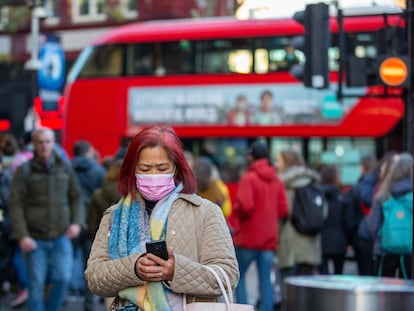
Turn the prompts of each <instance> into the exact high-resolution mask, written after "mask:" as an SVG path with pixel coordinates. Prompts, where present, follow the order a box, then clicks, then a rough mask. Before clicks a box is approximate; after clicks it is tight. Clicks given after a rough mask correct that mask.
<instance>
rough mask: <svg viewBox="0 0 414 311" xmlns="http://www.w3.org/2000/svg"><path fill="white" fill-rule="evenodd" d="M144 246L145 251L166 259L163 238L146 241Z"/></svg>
mask: <svg viewBox="0 0 414 311" xmlns="http://www.w3.org/2000/svg"><path fill="white" fill-rule="evenodd" d="M146 247H147V253H151V254H154V255H156V256H158V257H160V258H162V259H164V260H168V251H167V243H166V242H165V240H158V241H151V242H147V243H146Z"/></svg>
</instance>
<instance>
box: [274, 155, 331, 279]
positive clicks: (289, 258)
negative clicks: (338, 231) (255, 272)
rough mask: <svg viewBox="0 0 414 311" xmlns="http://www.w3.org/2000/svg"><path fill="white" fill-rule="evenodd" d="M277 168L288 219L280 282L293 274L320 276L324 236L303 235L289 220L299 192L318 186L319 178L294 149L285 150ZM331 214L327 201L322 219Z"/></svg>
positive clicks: (282, 234) (282, 240) (282, 231)
mask: <svg viewBox="0 0 414 311" xmlns="http://www.w3.org/2000/svg"><path fill="white" fill-rule="evenodd" d="M276 168H277V171H278V173H279V176H280V178H281V179H282V181H283V182H284V184H285V187H286V192H287V197H288V207H289V217H288V218H287V219H286V220H284V221H283V222H282V224H281V226H280V236H279V237H280V238H279V248H278V250H277V256H278V258H279V268H280V280H281V282H282V283H281V284H283V279H284V278H285V277H288V276H292V275H312V274H316V273H318V269H319V265H320V264H321V263H322V246H321V234H320V232H319V233H316V234H313V235H308V234H303V233H300V232H298V231H297V229H296V228H295V227H294V225H293V223H292V221H291V220H290V218H291V215H292V212H293V206H294V201H295V199H294V197H295V192H296V190H297V189H299V188H302V187H305V186H307V185H317V184H318V183H319V182H320V175H319V174H318V173H317V172H316V171H314V170H312V169H310V168H308V167H307V166H306V163H305V161H304V159H303V158H302V156H301V155H300V154H299V153H298V152H297V151H296V150H293V149H285V150H282V151H281V152H280V153H279V154H278V156H277V161H276ZM327 214H328V206H327V204H326V202H324V204H323V217H324V218H326V216H327Z"/></svg>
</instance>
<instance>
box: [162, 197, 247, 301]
mask: <svg viewBox="0 0 414 311" xmlns="http://www.w3.org/2000/svg"><path fill="white" fill-rule="evenodd" d="M202 201H203V203H202V205H201V206H199V207H198V208H193V209H191V210H192V215H188V217H184V218H183V217H180V219H181V222H182V226H180V227H185V228H187V229H186V233H185V232H184V233H183V234H182V236H180V237H178V240H179V241H176V242H174V241H171V244H173V245H174V244H176V245H175V246H173V248H174V250H175V252H174V253H175V273H174V276H173V279H172V281H171V282H170V286H171V289H172V290H173V291H174V292H176V293H185V294H187V295H190V296H196V297H200V296H201V297H203V296H204V297H205V296H217V295H221V291H220V288H219V286H218V284H217V282H216V280H215V278H214V276H213V275H212V274H211V273H210V272H209V271H208V270H207V269H206V268H204V265H219V266H220V267H222V268H223V269H224V270H225V271H226V273H227V275H228V276H229V278H230V282H231V285H232V288H234V287H235V286H236V285H237V282H238V279H239V269H238V264H237V259H236V256H235V251H234V246H233V241H232V239H231V236H230V231H229V229H228V226H227V224H226V222H225V219H224V216H223V213H222V211H221V210H220V208H219V207H218V206H217V205H215V204H213V203H211V202H210V201H208V200H204V199H203V200H202ZM181 216H182V215H181ZM171 217H177V218H178V213H177V214H176V215H174V214H173V215H171ZM193 220H194V221H193ZM172 221H173V219H171V221H170V223H171V222H172ZM184 221H185V222H186V223H184ZM175 222H176V223H177V225H179V223H180V220H178V219H177V220H175ZM193 226H194V227H193ZM192 230H194V232H192ZM177 231H178V230H177ZM191 237H194V242H192V241H191V240H190V239H191ZM191 298H193V299H194V297H191ZM191 298H189V301H191ZM197 300H199V299H197Z"/></svg>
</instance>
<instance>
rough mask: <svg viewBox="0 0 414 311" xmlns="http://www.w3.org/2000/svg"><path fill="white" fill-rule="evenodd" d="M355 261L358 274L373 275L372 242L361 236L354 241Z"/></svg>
mask: <svg viewBox="0 0 414 311" xmlns="http://www.w3.org/2000/svg"><path fill="white" fill-rule="evenodd" d="M353 246H354V252H355V261H356V263H357V266H358V274H359V275H374V268H373V267H374V265H373V264H374V261H373V247H374V242H373V241H372V240H367V239H364V238H361V237H356V238H355V241H354V245H353Z"/></svg>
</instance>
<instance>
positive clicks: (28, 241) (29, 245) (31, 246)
mask: <svg viewBox="0 0 414 311" xmlns="http://www.w3.org/2000/svg"><path fill="white" fill-rule="evenodd" d="M19 246H20V249H21V250H22V252H23V253H29V252H31V251H34V250H35V249H36V248H37V243H36V241H35V240H34V239H32V238H31V237H29V236H25V237H24V238H22V239H20V241H19Z"/></svg>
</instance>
